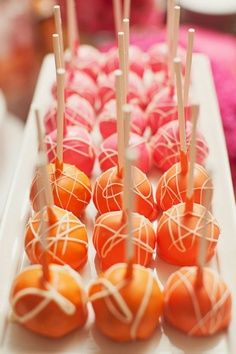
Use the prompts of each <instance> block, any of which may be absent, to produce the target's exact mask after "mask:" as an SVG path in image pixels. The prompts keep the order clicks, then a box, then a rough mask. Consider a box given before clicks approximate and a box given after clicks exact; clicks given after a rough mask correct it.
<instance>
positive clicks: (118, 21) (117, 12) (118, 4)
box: [113, 0, 122, 37]
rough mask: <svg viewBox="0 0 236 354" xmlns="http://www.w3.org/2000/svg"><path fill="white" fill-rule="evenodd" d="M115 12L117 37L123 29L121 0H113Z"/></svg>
mask: <svg viewBox="0 0 236 354" xmlns="http://www.w3.org/2000/svg"><path fill="white" fill-rule="evenodd" d="M113 13H114V20H115V30H116V37H117V36H118V32H120V31H121V30H122V26H121V0H113Z"/></svg>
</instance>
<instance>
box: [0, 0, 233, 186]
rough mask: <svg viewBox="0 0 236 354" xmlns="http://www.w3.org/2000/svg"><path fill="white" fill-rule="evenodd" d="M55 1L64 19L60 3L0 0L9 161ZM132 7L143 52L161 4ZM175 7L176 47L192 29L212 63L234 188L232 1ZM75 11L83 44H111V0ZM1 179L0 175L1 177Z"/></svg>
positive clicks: (0, 108)
mask: <svg viewBox="0 0 236 354" xmlns="http://www.w3.org/2000/svg"><path fill="white" fill-rule="evenodd" d="M55 3H59V4H60V5H61V6H62V14H63V16H64V18H65V1H63V0H58V1H53V0H20V1H19V0H0V43H1V45H0V90H1V91H2V93H1V91H0V121H1V120H4V125H3V127H4V128H3V127H1V131H2V130H4V129H6V130H7V132H9V135H7V136H8V138H9V136H10V137H11V139H10V140H11V141H12V143H11V144H13V145H14V146H15V150H14V148H12V147H11V150H12V151H11V154H12V156H13V157H12V159H14V156H17V154H16V151H18V148H19V144H20V143H21V137H22V135H21V134H22V130H23V124H24V122H25V120H26V117H27V113H28V110H29V106H30V102H31V100H32V95H33V91H34V87H35V84H36V81H37V75H38V72H39V69H40V65H41V63H42V60H43V57H44V56H45V54H47V53H49V52H51V51H52V45H51V34H52V33H53V32H54V22H53V17H52V15H53V14H52V10H53V5H54V4H55ZM131 3H132V9H131V24H132V41H133V42H135V43H137V44H138V45H140V46H141V47H142V48H144V49H145V48H148V47H149V46H150V45H152V44H154V43H155V42H157V41H161V40H163V39H164V26H165V19H166V1H164V0H132V1H131ZM179 4H180V5H181V8H182V10H181V31H180V43H181V44H182V45H183V46H185V42H186V32H185V30H186V26H187V27H189V26H194V27H195V28H196V41H195V46H194V49H195V51H199V52H204V53H206V54H207V55H208V56H209V57H210V60H211V63H212V69H213V74H214V79H215V84H216V89H217V94H218V99H219V104H220V109H221V114H222V119H223V125H224V131H225V135H226V141H227V148H228V152H229V157H230V163H231V169H232V175H233V180H234V182H235V186H236V143H235V140H236V0H214V1H206V0H197V1H196V0H182V1H179ZM76 8H77V17H78V21H79V29H80V36H81V42H82V43H85V42H87V43H91V44H94V45H97V46H106V44H107V43H110V42H112V41H113V40H114V27H113V23H114V21H113V11H112V0H78V1H76ZM65 20H66V19H65ZM65 39H66V33H65ZM7 134H8V133H7ZM5 136H6V134H5ZM2 139H3V137H2ZM2 139H1V140H2ZM1 145H3V143H1ZM2 148H3V147H2ZM7 148H8V150H9V147H7ZM7 148H6V147H5V149H7ZM8 150H6V151H5V153H4V154H3V153H2V151H1V163H2V164H3V162H4V161H3V159H4V156H10V155H9V154H10V152H8ZM9 158H10V157H8V158H7V159H6V160H9ZM15 158H16V157H15ZM12 161H13V160H12ZM5 162H6V161H5ZM1 166H3V165H1ZM6 170H7V168H6ZM7 173H8V170H7V171H6V174H7ZM4 178H6V176H5V174H3V175H2V176H1V178H0V179H2V180H4ZM0 182H1V180H0Z"/></svg>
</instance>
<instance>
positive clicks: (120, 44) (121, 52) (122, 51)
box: [118, 32, 128, 104]
mask: <svg viewBox="0 0 236 354" xmlns="http://www.w3.org/2000/svg"><path fill="white" fill-rule="evenodd" d="M118 52H119V63H120V70H121V71H122V73H123V80H122V86H123V89H122V94H123V96H122V104H125V103H126V97H127V92H128V90H127V82H126V77H125V70H126V66H125V37H124V32H118Z"/></svg>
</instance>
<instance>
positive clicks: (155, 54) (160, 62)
mask: <svg viewBox="0 0 236 354" xmlns="http://www.w3.org/2000/svg"><path fill="white" fill-rule="evenodd" d="M175 56H178V57H179V58H181V59H183V60H182V61H183V62H184V58H185V50H184V49H183V48H181V47H178V53H175ZM148 65H149V67H150V68H151V69H152V71H153V72H158V71H165V72H167V70H168V47H167V45H166V43H158V44H154V45H153V46H152V47H150V48H149V50H148Z"/></svg>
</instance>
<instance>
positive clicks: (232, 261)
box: [0, 55, 236, 354]
mask: <svg viewBox="0 0 236 354" xmlns="http://www.w3.org/2000/svg"><path fill="white" fill-rule="evenodd" d="M192 78H193V79H192V81H193V85H192V86H193V96H194V97H195V99H196V100H197V101H199V102H200V104H201V112H200V130H201V131H202V132H203V134H204V136H205V137H206V140H207V142H208V144H209V148H210V155H209V158H208V161H207V168H209V169H210V170H211V173H212V175H213V181H214V186H215V193H214V201H213V209H214V210H213V213H214V215H215V216H216V218H217V220H218V222H219V224H220V226H221V236H220V241H219V245H218V251H217V257H215V259H214V260H213V261H212V262H211V264H210V266H211V267H213V268H215V269H217V270H218V271H219V272H220V273H221V275H222V276H223V278H224V279H225V281H226V282H227V283H228V285H229V286H230V288H231V291H232V294H233V298H234V302H233V306H234V307H233V317H232V322H231V325H230V328H229V330H228V331H227V332H224V333H222V334H219V335H216V336H213V337H208V338H190V337H187V336H185V335H184V334H181V333H180V332H178V331H176V330H175V329H173V328H170V327H168V326H165V327H164V328H162V327H161V329H157V330H156V332H155V334H154V336H153V337H152V338H151V339H150V340H148V341H146V342H135V343H130V344H116V343H113V342H111V341H109V340H107V339H106V338H104V337H103V336H101V335H100V334H99V333H98V332H97V330H96V329H95V328H94V326H93V324H92V322H93V313H92V311H90V317H89V321H88V322H87V325H86V327H85V328H84V329H82V330H80V331H75V332H73V333H72V334H70V335H68V336H67V337H65V338H63V339H60V340H49V339H45V338H41V337H39V336H37V335H35V334H33V333H30V332H28V331H27V330H25V329H23V328H22V327H20V326H19V325H17V324H15V323H12V322H11V321H10V320H9V313H10V308H9V303H8V298H9V291H10V286H11V283H12V280H13V278H14V276H15V275H16V274H17V272H19V271H20V269H21V268H22V267H24V266H25V265H26V264H27V260H26V258H25V255H24V251H23V235H24V226H25V222H26V220H27V217H28V215H29V211H30V205H29V199H28V195H29V188H30V184H31V180H32V176H33V170H34V166H35V161H36V156H37V137H36V128H35V119H34V115H33V114H32V110H31V112H30V114H29V117H28V121H27V125H26V128H25V133H24V141H23V146H22V150H21V152H20V156H19V162H18V165H17V166H16V171H15V178H14V181H13V183H12V188H11V191H10V194H9V198H8V202H7V205H6V209H5V213H4V216H3V219H2V224H1V228H0V352H1V353H4V354H8V353H12V354H13V353H14V354H16V353H17V354H19V353H22V354H23V353H24V354H29V353H33V354H39V353H57V354H59V353H80V354H95V353H96V354H120V353H121V352H122V353H129V354H133V353H135V354H144V353H145V354H157V353H158V354H160V353H191V354H194V353H197V354H199V353H208V354H209V353H214V354H216V353H220V354H223V353H230V354H233V353H234V352H236V340H235V337H236V336H235V335H234V332H235V330H236V311H235V302H236V215H235V203H234V194H233V188H232V183H231V176H230V170H229V163H228V158H227V152H226V146H225V140H224V134H223V129H222V125H221V118H220V114H219V109H218V105H217V99H216V94H215V90H214V84H213V80H212V76H211V69H210V65H209V61H208V59H207V58H206V57H204V56H203V55H194V60H193V75H192ZM53 80H54V63H53V57H52V55H49V56H47V57H46V58H45V60H44V63H43V66H42V69H41V73H40V76H39V80H38V85H37V88H36V92H35V96H34V100H33V104H36V105H39V107H40V108H41V113H42V115H43V114H44V113H45V111H46V109H47V108H48V106H49V104H50V102H51V100H52V98H51V95H50V87H51V84H52V81H53ZM9 143H11V142H9ZM97 171H98V170H97ZM155 184H156V183H155ZM87 214H88V220H89V222H88V225H87V226H88V232H89V236H90V255H89V258H90V262H89V264H88V265H86V267H85V269H84V270H83V272H82V276H83V278H84V283H85V286H87V285H88V283H89V282H90V281H91V279H93V278H94V277H95V276H96V271H95V268H94V265H93V259H94V250H93V246H92V244H91V233H92V226H93V220H94V216H95V209H94V207H93V205H92V203H91V204H90V206H89V210H88V213H87ZM155 227H156V225H155ZM155 266H156V268H157V269H158V275H159V277H160V280H161V281H162V282H163V284H164V283H165V282H166V279H167V277H168V276H169V274H170V273H171V272H173V271H174V270H175V269H176V267H173V266H170V265H168V264H167V263H164V262H162V261H161V260H158V261H157V262H156V264H155ZM90 310H91V308H90Z"/></svg>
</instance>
